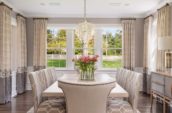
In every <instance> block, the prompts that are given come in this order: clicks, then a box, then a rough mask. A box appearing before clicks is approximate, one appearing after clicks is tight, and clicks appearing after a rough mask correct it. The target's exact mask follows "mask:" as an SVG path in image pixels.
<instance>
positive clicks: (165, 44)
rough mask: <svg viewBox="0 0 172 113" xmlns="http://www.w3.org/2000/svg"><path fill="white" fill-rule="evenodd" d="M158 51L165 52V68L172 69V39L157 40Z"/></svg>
mask: <svg viewBox="0 0 172 113" xmlns="http://www.w3.org/2000/svg"><path fill="white" fill-rule="evenodd" d="M158 50H166V52H165V67H166V68H172V52H171V50H172V37H164V38H158Z"/></svg>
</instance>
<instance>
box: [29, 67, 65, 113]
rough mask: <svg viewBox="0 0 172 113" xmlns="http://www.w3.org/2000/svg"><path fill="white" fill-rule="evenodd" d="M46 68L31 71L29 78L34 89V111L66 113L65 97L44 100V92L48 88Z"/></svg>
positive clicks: (40, 112) (38, 112) (39, 112)
mask: <svg viewBox="0 0 172 113" xmlns="http://www.w3.org/2000/svg"><path fill="white" fill-rule="evenodd" d="M44 71H45V70H40V71H36V72H31V73H30V74H29V79H30V82H31V86H32V91H33V100H34V113H65V101H64V99H62V98H61V99H53V100H44V99H43V98H42V92H43V91H44V90H45V89H46V87H47V85H46V76H45V72H44Z"/></svg>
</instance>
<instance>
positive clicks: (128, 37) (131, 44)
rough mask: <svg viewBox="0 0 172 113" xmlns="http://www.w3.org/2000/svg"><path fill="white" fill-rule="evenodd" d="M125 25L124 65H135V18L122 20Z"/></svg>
mask: <svg viewBox="0 0 172 113" xmlns="http://www.w3.org/2000/svg"><path fill="white" fill-rule="evenodd" d="M122 27H123V45H122V47H123V66H124V68H127V69H131V70H133V68H134V67H135V20H122Z"/></svg>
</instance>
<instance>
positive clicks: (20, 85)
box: [16, 15, 27, 94]
mask: <svg viewBox="0 0 172 113" xmlns="http://www.w3.org/2000/svg"><path fill="white" fill-rule="evenodd" d="M26 47H27V43H26V20H25V18H23V17H22V16H19V15H17V58H18V60H17V76H16V81H17V82H16V87H17V93H18V94H21V93H23V92H24V91H25V84H26V72H27V70H26V69H27V68H26V67H27V48H26Z"/></svg>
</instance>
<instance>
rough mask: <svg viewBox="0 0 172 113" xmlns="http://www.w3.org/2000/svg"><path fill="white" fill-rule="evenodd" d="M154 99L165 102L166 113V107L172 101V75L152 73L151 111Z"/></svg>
mask: <svg viewBox="0 0 172 113" xmlns="http://www.w3.org/2000/svg"><path fill="white" fill-rule="evenodd" d="M153 99H156V100H157V99H159V100H161V101H162V102H163V113H166V105H169V104H170V101H172V74H169V73H163V72H152V73H151V110H152V105H153Z"/></svg>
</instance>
